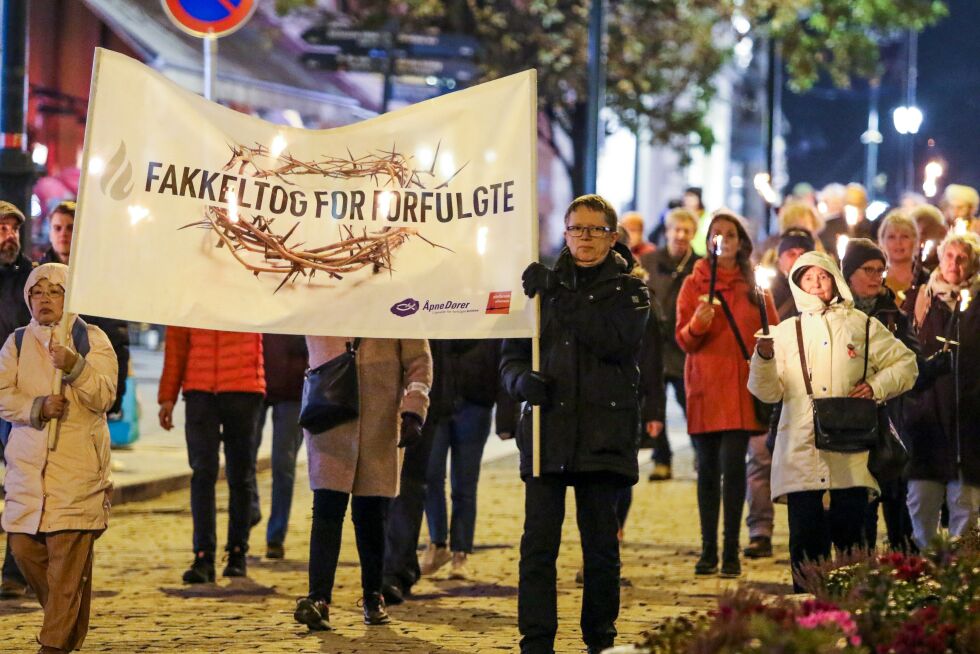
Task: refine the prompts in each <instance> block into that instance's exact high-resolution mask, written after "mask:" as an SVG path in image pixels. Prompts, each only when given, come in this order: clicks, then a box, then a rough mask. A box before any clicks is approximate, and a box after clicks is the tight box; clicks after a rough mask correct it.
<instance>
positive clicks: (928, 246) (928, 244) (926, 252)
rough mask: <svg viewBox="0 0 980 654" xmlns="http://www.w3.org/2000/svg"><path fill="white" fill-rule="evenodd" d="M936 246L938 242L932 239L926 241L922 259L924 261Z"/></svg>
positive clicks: (923, 246)
mask: <svg viewBox="0 0 980 654" xmlns="http://www.w3.org/2000/svg"><path fill="white" fill-rule="evenodd" d="M935 246H936V242H935V241H933V240H932V239H929V240H928V241H926V242H925V243H923V244H922V260H923V261H925V260H926V259H928V258H929V255H930V254H931V253H932V248H934V247H935Z"/></svg>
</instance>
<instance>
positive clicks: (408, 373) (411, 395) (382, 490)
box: [293, 336, 432, 631]
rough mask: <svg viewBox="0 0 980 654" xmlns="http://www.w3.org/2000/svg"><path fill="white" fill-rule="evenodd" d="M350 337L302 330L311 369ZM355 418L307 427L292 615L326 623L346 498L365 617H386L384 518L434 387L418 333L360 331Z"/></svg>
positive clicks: (379, 620)
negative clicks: (307, 490) (304, 553)
mask: <svg viewBox="0 0 980 654" xmlns="http://www.w3.org/2000/svg"><path fill="white" fill-rule="evenodd" d="M353 340H354V339H350V338H337V337H332V336H307V337H306V347H307V350H308V351H309V355H310V368H316V367H318V366H320V365H322V364H324V363H326V362H327V361H330V360H331V359H333V358H335V357H337V356H339V355H341V354H343V353H344V352H345V351H346V350H347V346H348V344H349V343H351V342H352V341H353ZM355 361H356V368H357V384H358V402H359V407H358V417H357V418H355V419H354V420H352V421H350V422H346V423H343V424H341V425H338V426H336V427H334V428H333V429H330V430H328V431H326V432H324V433H321V434H311V433H310V432H308V431H305V432H304V435H305V437H306V451H307V454H308V459H309V469H310V487H311V488H312V489H313V524H312V529H311V533H310V569H309V576H310V592H309V595H308V596H307V597H304V598H301V599H300V600H299V601H298V602H297V603H296V611H295V612H294V614H293V617H294V618H295V619H296V621H297V622H299V623H301V624H305V625H306V626H307V627H309V628H310V630H312V631H325V630H328V629H330V602H331V596H332V593H333V583H334V575H335V574H336V571H337V560H338V556H339V554H340V541H341V535H342V531H343V526H344V515H345V513H346V511H347V505H348V503H350V505H351V518H352V520H353V522H354V537H355V540H356V541H357V553H358V558H360V561H361V590H362V591H363V599H362V602H363V608H364V622H365V624H369V625H378V624H386V623H387V622H389V617H388V614H387V612H386V610H385V603H384V598H383V597H382V595H381V585H382V572H383V564H384V552H385V541H384V531H385V521H386V517H387V512H388V504H389V503H390V500H391V498H393V497H395V496H397V495H398V482H399V479H400V475H401V464H402V449H401V448H402V447H405V446H406V445H410V444H411V443H412V442H414V441H416V440H418V439H420V438H421V436H422V423H423V422H425V416H426V412H427V410H428V408H429V389H430V388H431V386H432V353H431V352H430V350H429V343H428V341H426V340H419V339H404V338H403V339H387V338H365V339H359V340H358V346H357V350H356V354H355Z"/></svg>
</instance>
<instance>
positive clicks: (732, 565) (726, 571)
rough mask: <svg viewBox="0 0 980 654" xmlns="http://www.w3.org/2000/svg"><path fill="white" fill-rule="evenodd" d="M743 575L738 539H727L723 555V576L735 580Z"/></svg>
mask: <svg viewBox="0 0 980 654" xmlns="http://www.w3.org/2000/svg"><path fill="white" fill-rule="evenodd" d="M741 575H742V564H741V562H740V561H739V560H738V539H737V538H735V539H728V538H726V539H725V548H724V551H723V552H722V555H721V576H722V577H725V578H726V579H734V578H735V577H740V576H741Z"/></svg>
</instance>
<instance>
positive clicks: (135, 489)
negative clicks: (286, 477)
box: [112, 456, 272, 506]
mask: <svg viewBox="0 0 980 654" xmlns="http://www.w3.org/2000/svg"><path fill="white" fill-rule="evenodd" d="M271 467H272V457H271V456H264V457H259V459H258V460H257V461H256V462H255V474H258V473H260V472H265V471H266V470H268V469H269V468H271ZM223 479H225V466H224V465H223V464H222V465H221V467H220V468H219V469H218V481H221V480H223ZM190 485H191V473H190V471H188V472H183V473H181V474H179V475H171V476H169V477H160V478H159V479H149V480H147V481H140V482H134V483H132V484H126V485H124V486H118V487H116V488H115V489H114V490H113V493H112V506H120V505H122V504H128V503H130V502H145V501H146V500H152V499H155V498H157V497H160V496H161V495H165V494H167V493H172V492H173V491H178V490H183V489H185V488H189V487H190Z"/></svg>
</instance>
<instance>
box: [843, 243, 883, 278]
mask: <svg viewBox="0 0 980 654" xmlns="http://www.w3.org/2000/svg"><path fill="white" fill-rule="evenodd" d="M875 259H877V260H878V261H880V262H882V263H883V264H885V265H887V264H888V261H887V259H885V253H884V252H882V251H881V248H879V247H878V246H877V245H875V243H874V241H872V240H871V239H867V238H852V239H851V240H850V241H848V242H847V249H846V250H844V259H843V260H842V261H841V272H843V273H844V279H846V280H848V281H850V279H851V275H853V274H854V271H855V270H857V269H858V268H860V267H861V266H863V265H864V264H866V263H867V262H869V261H874V260H875Z"/></svg>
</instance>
